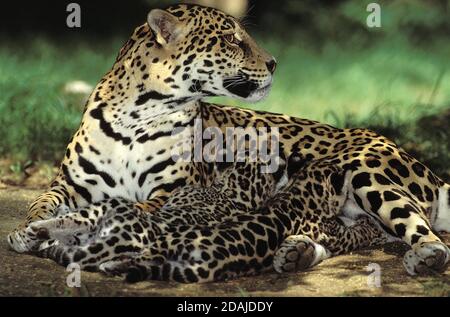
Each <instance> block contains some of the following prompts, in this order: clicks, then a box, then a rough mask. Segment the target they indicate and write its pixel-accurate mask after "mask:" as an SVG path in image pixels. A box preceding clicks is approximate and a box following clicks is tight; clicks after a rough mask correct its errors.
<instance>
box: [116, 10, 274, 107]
mask: <svg viewBox="0 0 450 317" xmlns="http://www.w3.org/2000/svg"><path fill="white" fill-rule="evenodd" d="M118 61H123V62H124V65H125V68H126V70H127V72H128V73H130V72H131V73H132V75H133V78H134V79H136V81H138V85H141V87H148V89H151V90H152V91H155V93H154V94H153V95H154V96H155V97H157V98H160V99H173V100H179V101H180V103H181V102H183V101H188V100H193V99H199V98H203V97H207V96H229V97H234V98H239V99H243V100H246V101H250V102H252V101H258V100H260V99H262V98H264V97H265V96H266V95H267V94H268V92H269V90H270V87H271V84H272V76H273V73H274V71H275V67H276V62H275V59H274V58H273V56H271V55H269V54H268V53H267V52H265V51H264V50H263V49H261V48H260V47H258V45H257V44H256V43H255V41H254V40H253V39H252V38H251V37H250V35H248V33H247V32H246V31H245V30H244V28H243V27H242V26H241V25H240V23H239V22H238V21H237V20H236V19H235V18H233V17H231V16H229V15H226V14H225V13H223V12H221V11H219V10H216V9H212V8H208V7H201V6H195V5H184V4H183V5H176V6H172V7H169V8H168V9H166V10H160V9H155V10H152V11H150V13H149V14H148V18H147V23H146V24H144V25H143V26H141V27H139V28H137V29H136V30H135V32H134V34H133V36H132V38H131V39H130V40H129V41H128V42H127V43H126V44H125V46H124V47H123V48H122V50H121V52H120V54H119V56H118ZM148 89H147V90H148Z"/></svg>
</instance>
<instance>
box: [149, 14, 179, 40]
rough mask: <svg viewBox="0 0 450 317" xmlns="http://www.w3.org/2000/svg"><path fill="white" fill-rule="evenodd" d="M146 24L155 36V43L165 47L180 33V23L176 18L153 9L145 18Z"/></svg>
mask: <svg viewBox="0 0 450 317" xmlns="http://www.w3.org/2000/svg"><path fill="white" fill-rule="evenodd" d="M147 23H148V25H149V26H150V28H151V29H152V30H153V32H154V33H155V36H156V41H157V42H158V43H159V44H161V45H166V44H169V43H171V42H173V41H174V40H176V38H177V37H178V35H179V34H180V33H181V29H182V28H181V23H180V21H179V20H178V19H177V17H176V16H174V15H172V14H170V13H169V12H167V11H164V10H160V9H154V10H152V11H150V12H149V14H148V16H147Z"/></svg>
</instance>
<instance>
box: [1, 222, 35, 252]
mask: <svg viewBox="0 0 450 317" xmlns="http://www.w3.org/2000/svg"><path fill="white" fill-rule="evenodd" d="M7 240H8V245H9V247H10V248H11V249H12V250H14V251H16V252H17V253H25V252H29V251H30V250H31V246H32V244H33V241H32V238H30V237H29V236H28V234H27V232H26V230H25V228H18V229H16V230H14V231H13V232H11V233H10V234H8V237H7Z"/></svg>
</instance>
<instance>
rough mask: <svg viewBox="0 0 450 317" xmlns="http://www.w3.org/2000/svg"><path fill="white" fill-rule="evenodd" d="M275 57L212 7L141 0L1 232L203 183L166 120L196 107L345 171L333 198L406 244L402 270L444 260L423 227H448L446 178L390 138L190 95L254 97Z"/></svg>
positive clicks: (147, 200)
mask: <svg viewBox="0 0 450 317" xmlns="http://www.w3.org/2000/svg"><path fill="white" fill-rule="evenodd" d="M275 67H276V62H275V59H274V58H273V57H272V56H270V55H269V54H267V53H266V52H265V51H263V50H262V49H261V48H259V47H258V46H257V45H256V43H255V42H254V41H253V39H252V38H251V37H250V36H249V35H248V34H247V33H246V32H245V30H244V29H243V28H242V26H241V25H240V24H239V22H238V21H236V20H235V19H234V18H232V17H230V16H227V15H225V14H224V13H222V12H220V11H218V10H214V9H211V8H206V7H200V6H193V5H176V6H172V7H169V8H168V9H166V10H152V11H151V12H150V13H149V15H148V21H147V23H145V24H144V25H142V26H140V27H138V28H137V29H136V30H135V32H134V33H133V35H132V37H131V38H130V39H129V40H128V42H127V43H126V44H125V45H124V46H123V47H122V49H121V50H120V53H119V55H118V57H117V60H116V62H115V64H114V66H113V68H112V70H111V71H110V72H109V73H107V74H106V75H105V76H104V77H103V79H102V80H101V81H100V83H99V84H98V85H97V86H96V88H95V90H94V91H93V93H92V95H91V96H90V98H89V100H88V102H87V105H86V108H85V111H84V115H83V119H82V122H81V125H80V127H79V129H78V131H77V132H76V133H75V135H74V136H73V138H72V140H71V141H70V143H69V145H68V147H67V151H66V154H65V157H64V159H63V161H62V163H61V168H60V171H59V174H58V176H57V177H56V179H55V181H54V182H53V183H52V184H51V187H50V189H49V190H48V191H47V192H46V193H44V194H42V195H41V196H39V197H38V198H37V199H36V200H35V201H34V202H33V203H32V204H31V206H30V208H29V210H28V216H27V219H26V222H25V223H24V224H23V225H22V226H20V227H19V228H18V229H17V230H15V231H14V232H13V233H11V234H10V235H9V236H8V242H9V244H10V246H11V247H12V248H13V249H14V250H16V251H17V252H26V251H29V250H30V244H32V241H30V240H29V239H28V238H27V237H26V235H25V228H26V227H27V226H28V225H29V224H30V223H32V222H33V221H36V220H42V219H46V218H49V217H51V216H52V215H53V214H54V213H55V212H56V211H57V210H61V209H69V210H73V209H76V208H79V207H86V206H89V205H90V204H92V203H95V202H98V201H102V200H105V199H114V198H115V197H122V198H124V199H127V200H130V201H133V202H136V206H137V207H138V208H140V209H143V210H148V211H154V210H157V209H158V208H159V207H160V206H162V205H163V203H164V202H165V201H166V200H167V198H168V197H169V196H170V193H171V192H172V191H173V190H175V189H176V188H179V187H181V186H184V185H189V184H202V185H205V184H209V183H211V181H212V175H213V174H212V170H213V169H212V166H211V164H208V163H206V162H203V161H200V162H196V161H195V160H194V161H192V162H191V161H190V162H187V161H184V160H174V159H173V157H172V155H171V153H172V152H173V151H172V150H173V149H175V148H177V146H179V145H180V142H184V139H183V138H181V134H180V135H179V137H177V135H174V134H173V133H172V131H173V130H176V128H179V127H184V128H186V129H187V130H194V121H195V119H197V118H198V119H201V121H202V124H203V128H207V127H217V128H219V129H220V130H222V131H223V132H224V133H225V132H226V130H227V127H256V128H258V127H272V128H277V129H278V131H279V133H280V138H279V148H280V151H281V152H280V154H281V155H284V156H285V157H289V155H291V154H292V153H298V154H299V155H301V156H302V157H303V158H304V162H305V163H307V162H312V161H322V162H324V161H326V162H328V163H329V164H333V165H335V166H337V167H340V168H342V169H343V170H345V171H348V172H349V173H350V174H349V175H350V176H349V177H350V178H349V182H348V183H347V185H346V186H348V188H347V189H346V192H347V202H346V204H345V207H344V209H347V210H348V211H354V212H357V213H358V212H361V213H367V214H369V215H370V216H371V217H373V218H374V219H376V220H377V221H378V222H379V223H380V224H381V225H382V226H383V228H384V229H385V230H386V231H387V232H388V233H389V234H391V235H393V236H395V237H398V238H401V239H402V240H404V241H405V242H407V243H408V244H410V245H411V246H412V249H411V250H410V251H408V252H407V254H406V255H405V257H404V263H405V267H406V269H407V271H408V272H409V273H410V274H417V273H421V272H425V271H428V270H435V271H443V270H445V269H446V267H447V265H448V262H449V258H450V252H449V249H448V248H447V246H446V245H445V244H444V243H443V242H442V241H441V239H440V238H439V237H438V235H437V234H436V231H435V230H445V231H450V207H449V206H450V202H449V198H450V193H449V192H450V186H449V185H448V184H446V183H444V182H443V181H442V180H441V179H439V178H438V177H437V176H436V175H434V174H433V173H432V172H431V171H430V170H429V169H428V168H426V167H425V166H424V165H422V164H421V163H419V162H417V161H416V160H415V159H414V158H412V157H411V156H410V155H408V154H407V153H405V152H404V151H403V150H402V149H400V148H398V147H397V146H396V145H395V144H394V143H393V142H392V141H390V140H388V139H386V138H384V137H382V136H380V135H378V134H376V133H374V132H372V131H368V130H365V129H345V130H342V129H337V128H334V127H331V126H329V125H325V124H321V123H318V122H314V121H310V120H304V119H298V118H294V117H288V116H285V115H279V114H272V113H266V112H259V111H251V110H245V109H240V108H235V107H225V106H219V105H214V104H208V103H204V102H201V101H200V100H201V99H202V98H204V97H208V96H230V97H235V98H241V99H244V100H247V101H258V100H260V99H261V98H263V97H264V96H266V95H267V93H268V91H269V89H270V86H271V83H272V75H273V73H274V71H275ZM192 135H193V134H192ZM191 144H194V142H191ZM206 145H207V144H206ZM206 145H205V146H206ZM247 145H248V144H247ZM312 183H313V180H312V181H311V184H312ZM301 198H302V197H300V199H301ZM315 220H317V217H314V216H313V217H312V219H310V221H311V222H314V221H315Z"/></svg>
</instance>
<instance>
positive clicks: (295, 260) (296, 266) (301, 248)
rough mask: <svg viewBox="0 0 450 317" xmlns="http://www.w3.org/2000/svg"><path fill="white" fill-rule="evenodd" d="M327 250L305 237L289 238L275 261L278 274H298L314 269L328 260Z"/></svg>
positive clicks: (278, 251)
mask: <svg viewBox="0 0 450 317" xmlns="http://www.w3.org/2000/svg"><path fill="white" fill-rule="evenodd" d="M328 257H329V254H328V252H327V250H326V249H325V248H324V247H323V246H322V245H320V244H318V243H316V242H314V241H313V240H311V239H310V238H309V237H307V236H304V235H294V236H289V237H287V238H286V240H284V241H283V243H282V244H281V246H280V247H279V249H278V250H277V252H276V253H275V256H274V259H273V267H274V269H275V271H276V272H278V273H283V272H296V271H302V270H305V269H307V268H309V267H312V266H314V265H316V264H318V263H320V262H321V261H323V260H324V259H326V258H328Z"/></svg>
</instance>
